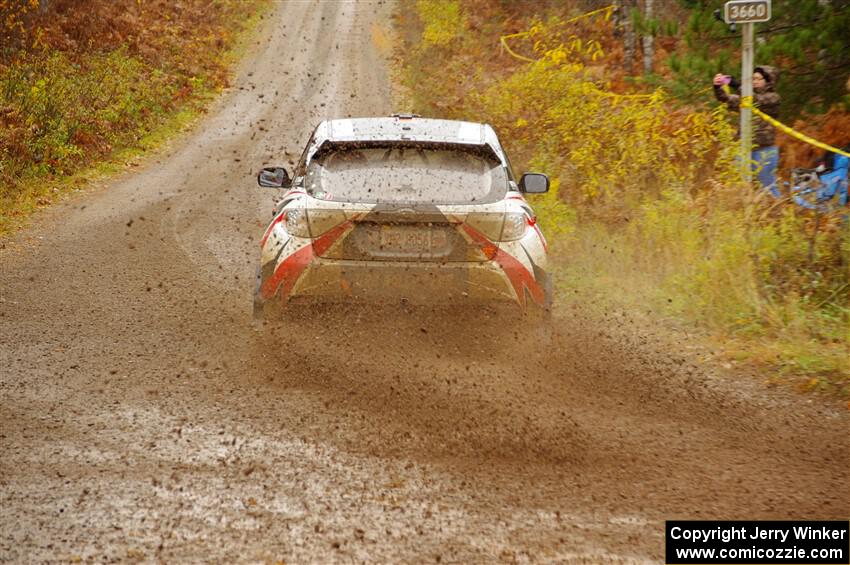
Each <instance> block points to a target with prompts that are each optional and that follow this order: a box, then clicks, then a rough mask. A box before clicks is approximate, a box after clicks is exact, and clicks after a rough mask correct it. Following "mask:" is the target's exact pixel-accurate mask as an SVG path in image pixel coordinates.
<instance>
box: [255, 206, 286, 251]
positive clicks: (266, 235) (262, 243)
mask: <svg viewBox="0 0 850 565" xmlns="http://www.w3.org/2000/svg"><path fill="white" fill-rule="evenodd" d="M285 216H286V210H284V211H283V212H281V213H280V214H278V215H277V216H275V219H274V220H272V223H271V224H269V227H267V228H266V233H264V234H263V239H261V240H260V247H261V248H262V247H263V246H265V244H266V241H267V240H268V239H269V236H270V235H271V234H272V230H273V229H274V227H275V226H276V225H278V224H279V223H280V222H281V221H282V220H283V218H284V217H285Z"/></svg>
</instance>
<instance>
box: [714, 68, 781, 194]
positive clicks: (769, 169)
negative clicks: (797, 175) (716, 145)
mask: <svg viewBox="0 0 850 565" xmlns="http://www.w3.org/2000/svg"><path fill="white" fill-rule="evenodd" d="M778 80H779V71H778V69H776V68H775V67H770V66H767V65H764V66H759V67H756V68H755V70H754V71H753V104H754V105H755V106H756V107H757V108H758V109H759V110H761V111H762V112H764V113H765V114H767V115H768V116H770V117H771V118H774V119H779V102H780V98H779V94H778V93H777V92H776V82H777V81H778ZM739 87H740V85H739V84H738V83H737V81H735V80H734V79H733V78H732V77H730V76H728V75H723V74H716V75H714V96H715V98H717V99H718V100H719V101H721V102H724V103H725V104H726V105H727V106H728V107H729V108H730V109H731V110H734V111H736V112H737V111H740V109H741V95H740V93H739V92H738V88H739ZM753 144H754V145H755V148H754V149H753V152H752V167H753V171H754V172H756V173H757V175H758V180H759V182H760V183H761V185H762V186H763V187H764V188H765V189H766V190H769V191H770V193H771V194H772V195H773V196H775V197H777V198H778V197H779V196H780V192H779V187H778V186H777V183H776V168H777V166H778V164H779V148H778V147H777V146H776V128H774V127H773V126H772V125H771V124H769V123H768V122H766V121H765V120H763V119H761V118H760V117H758V116H753Z"/></svg>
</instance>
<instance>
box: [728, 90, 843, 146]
mask: <svg viewBox="0 0 850 565" xmlns="http://www.w3.org/2000/svg"><path fill="white" fill-rule="evenodd" d="M741 108H749V109H751V110H752V111H753V113H754V114H756V115H757V116H758V117H760V118H761V119H763V120H764V121H766V122H768V123H769V124H772V125H773V126H775V127H776V128H777V129H780V130H782V131H783V132H785V133H786V134H788V135H790V136H791V137H794V138H796V139H799V140H800V141H802V142H804V143H808V144H809V145H814V146H815V147H818V148H820V149H823V150H824V151H830V152H832V153H838V154H839V155H844V156H845V157H850V153H847V152H846V151H842V150H841V149H836V148H835V147H833V146H832V145H828V144H826V143H823V142H822V141H818V140H817V139H812V138H811V137H809V136H808V135H805V134H803V133H800V132H799V131H797V130H795V129H794V128H792V127H789V126H786V125H785V124H783V123H782V122H780V121H779V120H775V119H773V118H771V117H770V116H768V115H767V114H765V113H764V112H762V111H761V110H759V109H758V108H756V107H755V105H754V104H753V97H752V96H745V97H743V98H742V99H741Z"/></svg>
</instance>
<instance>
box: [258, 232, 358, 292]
mask: <svg viewBox="0 0 850 565" xmlns="http://www.w3.org/2000/svg"><path fill="white" fill-rule="evenodd" d="M349 227H351V221H350V220H349V221H346V222H343V223H341V224H340V225H338V226H336V227H335V228H333V229H331V230H330V231H328V232H326V233H324V234H323V235H322V236H320V237H318V238H316V240H315V241H313V243H312V244H310V245H305V246H304V247H302V248H301V249H299V250H298V251H296V252H295V253H293V254H292V255H290V256H289V257H287V258H286V259H284V260H283V261H281V263H280V265H278V266H277V268H276V269H275V271H274V274H273V275H272V276H270V277H269V278H268V279H266V280H265V281H263V284H262V286H261V287H260V296H261V297H262V298H263V299H265V300H269V299H270V298H272V297H273V296H274V295H275V293H277V292H278V288H279V287H280V286H281V284H283V288H281V289H280V298H281V300H283V299H285V298H286V297H287V296H289V293H290V292H292V288H293V287H294V286H295V283H296V282H297V281H298V278H299V277H300V276H301V275H302V273H304V269H306V268H307V265H309V264H310V263H311V262H312V261H313V259H314V258H315V257H316V256H317V255H321V254H323V253H324V252H325V251H327V250H328V248H330V246H331V245H333V244H334V243H335V242H336V241H337V240H338V239H339V238H340V237H341V236H342V235H343V234H344V233H345V232H346V230H347V229H348V228H349Z"/></svg>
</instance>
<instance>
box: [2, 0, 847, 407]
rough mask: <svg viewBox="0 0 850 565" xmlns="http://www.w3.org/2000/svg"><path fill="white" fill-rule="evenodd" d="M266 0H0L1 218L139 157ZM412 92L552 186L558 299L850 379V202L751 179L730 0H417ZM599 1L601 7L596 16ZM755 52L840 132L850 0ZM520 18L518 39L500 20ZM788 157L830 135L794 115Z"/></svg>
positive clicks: (761, 41) (813, 10)
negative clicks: (736, 99)
mask: <svg viewBox="0 0 850 565" xmlns="http://www.w3.org/2000/svg"><path fill="white" fill-rule="evenodd" d="M269 5H270V2H269V1H268V0H240V1H236V0H180V1H179V2H175V1H172V0H122V1H112V0H0V235H2V234H5V233H9V232H10V231H11V230H14V229H17V228H18V227H19V226H21V225H22V224H23V223H25V222H26V219H27V218H28V217H29V215H30V214H31V213H32V212H33V211H34V210H37V209H38V208H41V207H44V206H47V205H49V204H50V203H51V202H53V201H54V200H56V199H57V198H61V197H62V195H63V194H64V193H67V192H69V191H74V190H77V189H79V188H82V187H85V186H86V185H87V184H88V183H89V182H90V180H91V179H93V178H96V177H98V176H100V175H102V174H103V173H104V172H109V171H113V170H116V169H122V168H125V167H127V166H132V165H133V164H134V163H135V158H136V156H138V155H139V154H140V153H142V152H145V151H147V150H149V149H151V148H153V147H156V146H157V145H158V144H160V143H161V142H162V141H163V140H165V139H168V138H169V137H170V136H171V135H173V134H174V133H175V132H177V131H179V130H181V129H182V128H183V127H185V126H186V124H188V123H191V122H192V121H193V120H194V119H196V118H197V117H198V116H200V115H201V114H202V113H203V112H204V108H205V106H206V105H207V104H208V103H209V101H210V100H211V99H212V97H213V96H214V95H215V93H216V92H218V91H220V90H221V89H222V88H225V87H226V86H227V84H228V78H227V69H228V65H229V63H230V62H231V61H232V60H233V59H234V57H235V56H236V55H237V54H238V49H237V50H236V51H234V48H235V47H236V46H238V45H239V43H240V42H239V38H240V37H244V35H245V32H246V30H250V29H251V28H252V25H253V24H254V23H255V22H256V21H257V20H258V19H259V18H261V17H262V15H263V10H264V9H266V8H267V7H268V6H269ZM397 6H398V10H397V18H396V20H397V21H396V23H397V29H398V32H399V38H398V39H399V43H398V46H397V50H396V54H397V55H396V61H395V64H396V69H397V71H398V72H397V78H398V79H399V81H400V82H401V83H402V84H403V85H406V88H404V89H403V92H402V94H401V95H400V97H399V108H402V107H407V109H413V110H415V111H417V112H418V113H420V114H422V115H427V116H433V117H446V118H458V119H473V120H476V121H486V122H490V123H491V124H493V125H494V126H495V127H496V129H497V131H498V132H499V134H500V137H501V138H502V139H503V141H504V142H505V144H506V146H507V149H508V151H509V152H510V154H511V156H512V158H513V159H514V166H515V167H516V169H518V170H541V171H544V172H547V173H549V174H550V176H551V178H552V180H553V190H552V191H551V192H550V193H549V194H548V195H546V196H543V197H535V198H534V201H533V204H534V205H535V208H536V209H537V210H538V212H539V214H540V221H541V222H542V224H543V225H544V229H545V232H546V233H547V234H548V237H549V240H550V244H551V252H552V256H553V258H554V263H555V266H556V269H557V271H558V276H557V280H558V281H559V289H558V292H559V296H558V301H559V302H560V304H561V305H562V307H563V308H564V309H566V307H568V306H569V305H570V303H576V302H581V303H583V304H590V305H596V306H598V307H600V308H603V309H604V308H611V307H616V308H623V309H624V310H628V311H629V312H637V313H644V314H645V315H646V316H648V317H650V318H651V319H662V320H664V321H666V322H669V323H671V324H682V325H684V327H687V328H688V331H699V330H703V331H704V332H705V333H706V339H708V340H710V341H712V342H713V343H714V345H715V346H716V347H715V349H716V350H717V352H718V355H720V356H721V357H723V362H725V363H728V364H730V365H743V364H747V365H750V366H752V367H755V368H757V370H758V371H760V373H761V374H764V375H766V378H767V379H768V381H769V382H779V381H790V382H793V383H795V384H796V385H799V387H800V388H802V389H804V390H822V391H827V392H829V393H832V394H839V395H843V396H844V397H847V396H848V395H850V375H849V374H848V373H850V370H848V346H849V341H850V335H848V333H850V332H848V325H849V323H850V320H849V319H848V316H849V315H850V304H848V296H850V286H848V284H850V280H849V279H850V277H848V253H850V237H848V229H847V222H846V220H845V219H843V216H846V211H841V210H839V211H836V212H833V213H828V214H815V213H813V212H810V211H806V210H803V209H801V208H799V207H795V206H793V205H790V204H789V202H787V201H780V202H777V201H774V200H772V199H770V198H767V197H765V196H764V195H763V194H762V193H760V192H758V191H753V190H751V189H749V188H747V187H745V186H742V185H741V183H740V181H739V180H738V174H737V171H736V168H735V164H734V153H735V149H736V147H737V144H736V143H735V141H734V140H733V136H734V125H733V124H734V123H735V120H736V118H737V116H735V115H729V114H728V113H727V112H726V110H725V109H724V108H723V107H721V106H719V105H717V104H716V103H714V101H713V98H712V95H711V88H710V80H711V77H712V75H713V74H714V73H715V72H726V73H729V74H735V75H737V74H739V72H738V68H739V63H738V60H739V59H738V57H739V53H738V48H739V35H740V34H739V33H736V32H733V31H730V29H729V28H728V26H726V25H725V24H723V23H721V22H719V21H717V19H716V18H715V17H714V15H713V12H714V10H715V9H718V8H721V7H722V1H720V0H700V1H697V0H618V1H616V2H614V3H613V4H610V3H608V2H605V1H583V0H524V1H523V2H514V1H509V0H405V1H401V2H398V3H397ZM588 13H590V15H587V16H586V17H582V16H584V15H586V14H588ZM773 15H774V17H773V19H772V20H771V22H769V23H767V24H759V26H758V28H757V38H758V39H757V58H756V61H757V63H760V64H774V65H776V66H778V67H780V68H781V69H782V74H783V76H782V78H781V80H780V83H779V90H780V93H781V95H782V97H783V113H782V116H781V118H782V120H783V121H784V122H785V123H788V124H790V125H793V126H794V127H795V128H797V129H798V130H800V131H802V132H804V133H806V134H808V135H811V136H812V137H815V138H817V139H820V140H822V141H825V142H827V143H831V144H833V145H838V146H843V144H846V143H848V142H850V139H846V136H847V132H850V110H848V109H850V99H848V97H847V91H846V87H845V83H846V81H847V77H848V74H850V45H848V41H850V38H848V34H847V33H846V30H847V29H850V0H794V1H792V0H773ZM517 33H518V34H520V35H518V36H515V37H510V38H509V39H506V45H507V47H508V48H510V50H511V51H513V53H514V54H515V55H518V56H519V57H517V56H514V55H511V53H510V52H509V51H508V49H507V48H506V47H505V46H503V45H502V43H501V42H500V38H501V37H502V36H504V35H510V34H517ZM778 141H779V145H780V148H781V152H782V163H781V170H782V171H783V173H784V174H786V176H787V172H788V171H789V169H790V168H791V167H794V166H808V165H810V164H811V163H812V162H813V161H814V160H815V158H816V157H817V156H818V155H819V154H820V150H817V149H814V148H812V147H810V146H807V145H805V144H802V143H799V142H797V141H795V140H793V139H791V138H788V137H786V136H784V135H782V134H779V135H778Z"/></svg>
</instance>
